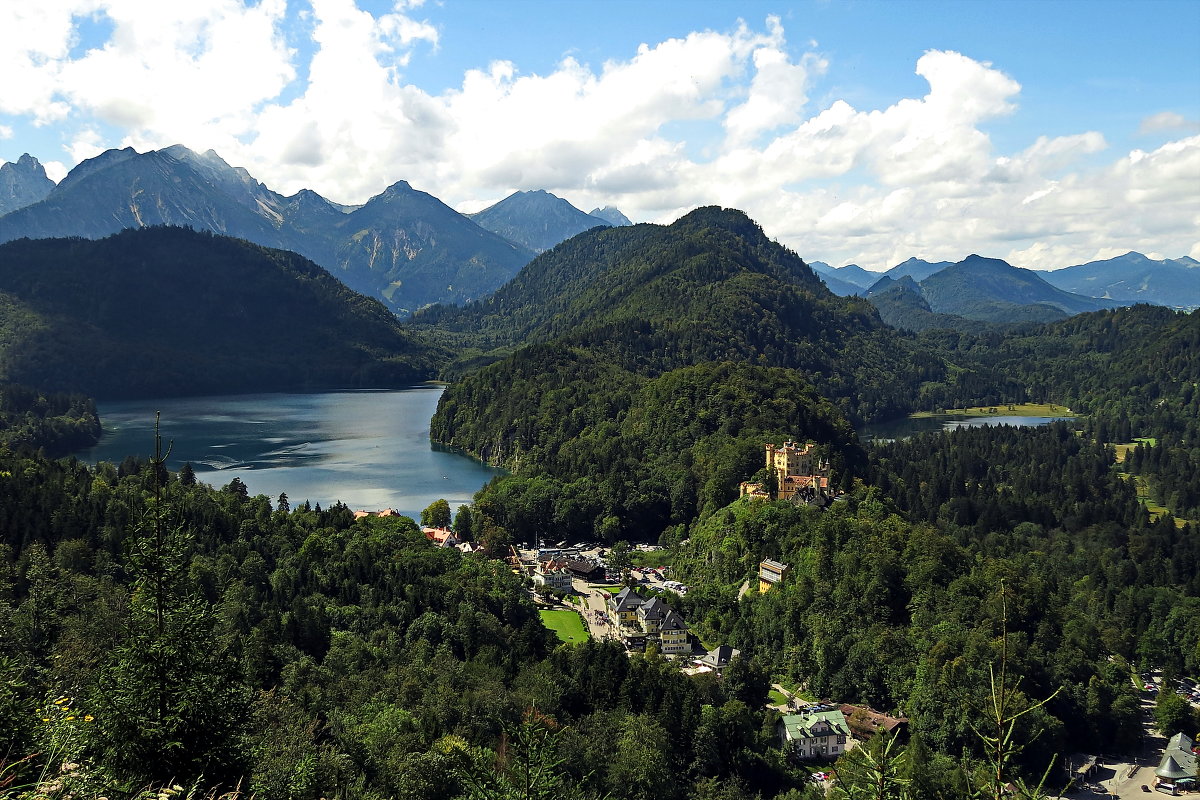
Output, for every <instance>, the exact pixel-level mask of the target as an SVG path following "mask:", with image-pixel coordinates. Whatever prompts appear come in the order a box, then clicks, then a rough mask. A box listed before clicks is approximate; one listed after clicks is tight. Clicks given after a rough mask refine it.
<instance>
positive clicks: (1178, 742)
mask: <svg viewBox="0 0 1200 800" xmlns="http://www.w3.org/2000/svg"><path fill="white" fill-rule="evenodd" d="M1195 746H1196V743H1195V742H1193V741H1192V739H1191V737H1190V736H1188V735H1187V734H1185V733H1177V734H1175V735H1174V736H1172V737H1171V740H1170V741H1169V742H1167V749H1166V751H1165V752H1164V753H1163V757H1162V761H1160V762H1159V764H1158V769H1156V770H1154V785H1155V786H1164V788H1165V785H1171V786H1175V787H1178V788H1181V789H1182V788H1185V787H1187V786H1191V787H1194V786H1195V784H1196V763H1197V762H1196V754H1195V753H1194V752H1192V748H1193V747H1195ZM1181 784H1182V785H1181Z"/></svg>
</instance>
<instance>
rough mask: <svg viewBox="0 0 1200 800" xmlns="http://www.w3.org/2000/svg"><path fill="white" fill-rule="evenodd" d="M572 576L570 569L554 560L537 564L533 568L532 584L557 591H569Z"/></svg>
mask: <svg viewBox="0 0 1200 800" xmlns="http://www.w3.org/2000/svg"><path fill="white" fill-rule="evenodd" d="M573 578H574V576H573V575H572V574H571V572H570V570H567V569H564V568H563V567H561V566H558V565H557V564H556V563H555V562H554V561H547V562H544V563H542V564H538V565H537V567H536V568H534V570H533V585H534V586H546V587H548V588H550V589H554V590H556V591H559V592H569V591H571V581H572V579H573Z"/></svg>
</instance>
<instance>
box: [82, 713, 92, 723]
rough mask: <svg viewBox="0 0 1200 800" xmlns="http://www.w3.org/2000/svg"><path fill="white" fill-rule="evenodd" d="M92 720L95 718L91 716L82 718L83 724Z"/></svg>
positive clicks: (87, 715) (85, 715) (86, 715)
mask: <svg viewBox="0 0 1200 800" xmlns="http://www.w3.org/2000/svg"><path fill="white" fill-rule="evenodd" d="M94 719H95V717H93V716H92V715H91V714H84V716H83V721H84V722H91V721H92V720H94Z"/></svg>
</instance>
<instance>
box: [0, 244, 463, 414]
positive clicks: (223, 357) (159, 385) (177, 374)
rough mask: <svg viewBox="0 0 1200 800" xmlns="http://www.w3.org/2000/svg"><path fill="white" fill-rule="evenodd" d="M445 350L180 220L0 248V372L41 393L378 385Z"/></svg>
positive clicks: (329, 279)
mask: <svg viewBox="0 0 1200 800" xmlns="http://www.w3.org/2000/svg"><path fill="white" fill-rule="evenodd" d="M444 353H445V351H443V350H441V349H440V348H437V347H435V346H432V345H430V344H429V343H427V342H426V341H425V340H424V338H423V337H422V336H419V335H414V334H413V333H412V332H411V331H408V330H406V329H405V328H404V327H403V326H402V325H401V324H400V323H399V321H398V320H397V319H396V318H395V316H393V315H392V313H391V312H390V311H388V310H387V309H386V308H385V307H384V306H383V304H382V303H380V302H378V301H376V300H372V299H370V298H367V297H364V296H363V295H360V294H357V293H355V292H352V291H350V290H349V289H347V288H346V287H345V286H343V285H342V284H341V283H339V282H338V281H337V280H336V279H335V278H334V277H333V276H332V275H330V274H329V273H328V272H326V271H325V270H323V269H321V268H320V267H318V266H316V265H315V264H313V263H312V262H311V261H308V260H307V259H305V258H302V257H301V256H298V255H296V254H295V253H290V252H286V251H283V250H270V249H268V248H265V247H259V246H258V245H253V244H250V243H249V242H244V241H240V240H237V239H230V238H227V237H221V236H215V235H213V234H211V233H202V232H196V231H191V230H187V229H184V228H147V229H142V230H127V231H124V232H122V233H119V234H116V235H113V236H110V237H108V238H107V239H101V240H99V241H91V240H87V239H37V240H30V239H21V240H18V241H13V242H7V243H5V244H0V379H3V380H8V381H13V382H16V383H21V384H25V385H29V386H35V387H37V388H39V389H40V390H44V391H68V392H83V393H86V394H88V395H90V396H93V397H98V398H102V399H113V398H121V397H123V398H129V397H156V396H163V395H188V394H228V393H236V392H255V391H296V390H316V389H321V388H377V387H386V386H398V385H404V384H405V383H413V382H417V381H421V380H426V379H428V378H430V377H432V376H433V374H434V371H435V364H436V363H437V362H438V361H440V360H444V358H445V354H444Z"/></svg>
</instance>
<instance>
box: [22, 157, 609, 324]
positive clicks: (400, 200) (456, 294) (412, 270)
mask: <svg viewBox="0 0 1200 800" xmlns="http://www.w3.org/2000/svg"><path fill="white" fill-rule="evenodd" d="M30 161H31V162H32V163H33V164H36V163H37V162H36V161H34V160H33V159H30ZM7 166H8V165H6V167H7ZM18 166H19V165H18ZM38 169H39V170H40V165H38ZM26 170H28V167H26ZM18 173H19V174H24V173H21V172H19V170H18ZM43 175H44V171H43ZM25 183H26V182H25V181H22V182H21V185H22V186H23V185H25ZM14 185H16V184H15V183H14ZM50 188H51V189H52V191H47V192H46V193H45V194H44V195H43V196H42V197H41V198H39V199H37V200H34V201H32V202H30V203H28V204H26V205H23V206H21V207H19V208H15V209H13V210H12V211H11V212H10V213H6V214H4V215H3V216H0V242H7V241H12V240H14V239H20V238H23V237H28V238H31V239H38V238H57V237H70V236H76V237H83V238H87V239H99V238H102V237H105V236H109V235H111V234H113V233H117V232H118V231H121V230H124V229H128V228H144V227H150V226H157V225H170V226H180V227H189V228H194V229H196V230H205V231H211V232H213V233H219V234H223V235H226V236H233V237H236V238H239V239H245V240H247V241H250V242H254V243H255V244H260V245H265V246H267V247H278V248H283V249H287V250H292V251H295V252H297V253H300V254H301V255H303V256H305V257H306V258H309V259H311V260H312V261H314V262H316V263H317V264H318V265H320V266H322V267H324V268H326V269H327V270H329V272H331V273H332V274H333V275H334V276H335V277H337V278H338V279H339V280H341V281H342V282H343V283H345V284H346V285H347V286H349V287H350V288H352V289H355V290H356V291H359V292H362V293H363V294H366V295H369V296H371V297H375V298H377V299H380V300H382V301H383V302H384V303H386V304H387V306H388V307H389V308H391V309H392V310H393V311H395V312H396V313H398V314H401V315H404V314H407V313H410V312H412V311H414V310H416V309H418V308H420V307H422V306H424V305H429V304H432V303H446V302H448V303H462V302H465V301H468V300H472V299H476V298H479V297H483V296H485V295H487V294H489V293H490V292H492V291H494V290H495V289H497V288H498V287H500V286H502V285H503V284H504V283H505V282H506V281H508V279H509V278H511V277H512V276H514V275H515V274H516V273H517V272H518V271H519V270H520V269H521V267H523V266H524V265H525V264H526V263H528V262H529V260H530V259H531V258H533V255H534V254H533V252H532V251H530V250H528V249H526V248H524V247H521V246H519V245H516V244H513V243H512V242H510V241H508V240H506V239H504V238H503V237H501V236H498V235H496V234H494V233H492V232H491V231H488V230H485V229H484V228H481V227H480V226H479V225H476V224H475V223H473V222H471V221H470V220H469V219H467V218H466V217H464V216H463V215H462V214H459V213H458V212H457V211H455V210H454V209H452V208H450V207H449V206H447V205H445V204H444V203H442V202H441V201H440V200H438V199H437V198H435V197H433V196H432V195H429V194H426V193H424V192H419V191H416V190H414V189H412V188H411V187H410V186H409V185H408V184H407V183H405V182H403V181H400V182H399V183H396V184H394V185H393V186H391V187H390V188H388V189H387V190H386V191H384V192H382V193H381V194H379V195H377V196H376V197H373V198H371V200H370V201H368V202H367V203H366V204H364V205H363V206H361V207H357V208H351V207H346V206H339V205H337V204H335V203H331V202H330V201H328V200H326V199H325V198H323V197H321V196H320V195H318V194H317V193H315V192H311V191H307V190H305V191H301V192H298V193H297V194H295V195H293V196H291V197H284V196H283V195H280V194H278V193H276V192H274V191H272V190H271V189H269V188H267V187H266V186H264V185H263V184H262V183H260V182H259V181H257V180H255V179H254V177H253V176H251V175H250V173H248V172H247V171H246V170H245V169H242V168H237V167H231V166H230V165H229V164H227V163H225V161H224V160H222V159H221V157H220V156H218V155H217V154H216V153H214V152H213V151H211V150H210V151H208V152H207V153H203V154H198V153H194V152H192V151H191V150H189V149H187V148H186V147H183V146H181V145H175V146H173V147H168V148H165V149H162V150H152V151H150V152H147V153H137V152H136V151H134V150H133V149H132V148H125V149H124V150H109V151H107V152H105V153H102V154H101V155H99V156H97V157H96V158H93V159H89V160H87V161H84V162H82V163H81V164H79V165H78V166H77V167H76V168H75V169H73V170H71V173H70V174H69V175H67V177H66V178H64V179H63V181H62V183H60V184H59V185H58V186H57V187H55V186H54V185H53V183H52V182H51V183H50ZM597 224H599V223H597Z"/></svg>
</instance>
